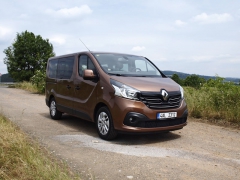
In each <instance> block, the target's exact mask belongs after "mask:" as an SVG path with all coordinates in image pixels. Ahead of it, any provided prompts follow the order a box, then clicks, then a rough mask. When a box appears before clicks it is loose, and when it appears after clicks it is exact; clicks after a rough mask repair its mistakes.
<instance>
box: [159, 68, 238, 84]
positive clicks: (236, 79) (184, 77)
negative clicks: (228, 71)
mask: <svg viewBox="0 0 240 180" xmlns="http://www.w3.org/2000/svg"><path fill="white" fill-rule="evenodd" d="M162 72H163V73H164V74H165V75H166V76H168V77H172V75H173V74H177V75H178V76H179V77H180V78H181V79H186V77H188V76H190V75H193V74H187V73H182V72H177V71H170V70H166V71H162ZM196 75H198V74H196ZM198 76H199V77H201V78H204V79H206V80H208V79H215V78H216V77H215V76H204V75H198ZM223 78H224V79H225V81H231V82H234V83H237V84H238V83H239V82H240V78H231V77H223Z"/></svg>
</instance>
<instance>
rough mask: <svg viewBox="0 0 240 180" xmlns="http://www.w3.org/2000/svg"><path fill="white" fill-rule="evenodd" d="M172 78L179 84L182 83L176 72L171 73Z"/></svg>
mask: <svg viewBox="0 0 240 180" xmlns="http://www.w3.org/2000/svg"><path fill="white" fill-rule="evenodd" d="M171 78H172V80H174V81H175V82H176V83H178V84H179V85H183V80H182V79H180V78H179V76H178V75H177V74H173V75H172V77H171Z"/></svg>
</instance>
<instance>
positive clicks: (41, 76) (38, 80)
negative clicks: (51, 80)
mask: <svg viewBox="0 0 240 180" xmlns="http://www.w3.org/2000/svg"><path fill="white" fill-rule="evenodd" d="M45 78H46V72H45V71H44V72H42V71H40V70H37V71H36V73H35V75H34V76H32V77H31V79H30V81H31V83H32V84H33V85H35V86H36V87H37V89H38V92H39V93H44V92H45V85H46V83H45Z"/></svg>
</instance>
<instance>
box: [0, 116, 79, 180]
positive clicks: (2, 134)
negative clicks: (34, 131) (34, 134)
mask: <svg viewBox="0 0 240 180" xmlns="http://www.w3.org/2000/svg"><path fill="white" fill-rule="evenodd" d="M0 179H6V180H8V179H9V180H10V179H11V180H12V179H17V180H22V179H24V180H26V179H27V180H35V179H44V180H48V179H49V180H52V179H59V180H61V179H62V180H68V179H80V178H79V177H78V176H76V175H74V174H73V173H72V172H71V171H70V170H69V169H68V168H67V166H66V165H65V164H63V163H61V162H59V161H56V160H53V158H51V157H50V154H48V153H47V151H44V150H43V149H41V148H40V146H39V145H37V144H36V143H34V142H32V141H31V140H30V139H28V137H27V136H26V135H25V134H24V133H23V132H21V131H20V130H19V129H18V128H17V127H16V126H15V125H13V124H12V123H11V122H10V121H9V120H7V119H6V118H5V117H3V116H1V115H0Z"/></svg>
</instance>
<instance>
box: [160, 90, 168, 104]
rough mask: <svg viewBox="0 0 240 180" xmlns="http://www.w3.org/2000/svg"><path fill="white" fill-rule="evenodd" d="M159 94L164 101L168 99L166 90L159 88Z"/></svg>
mask: <svg viewBox="0 0 240 180" xmlns="http://www.w3.org/2000/svg"><path fill="white" fill-rule="evenodd" d="M161 95H162V97H163V100H164V101H167V100H168V93H167V91H166V90H164V89H162V90H161Z"/></svg>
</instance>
